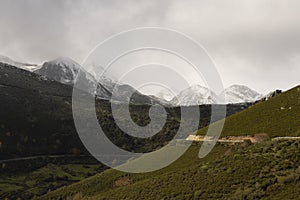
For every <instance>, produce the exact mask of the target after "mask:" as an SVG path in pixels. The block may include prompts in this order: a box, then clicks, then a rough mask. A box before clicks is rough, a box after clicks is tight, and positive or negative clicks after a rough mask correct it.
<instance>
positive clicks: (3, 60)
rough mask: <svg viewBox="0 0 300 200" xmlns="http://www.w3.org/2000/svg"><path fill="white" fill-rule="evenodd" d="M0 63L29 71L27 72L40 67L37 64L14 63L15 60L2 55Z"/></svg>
mask: <svg viewBox="0 0 300 200" xmlns="http://www.w3.org/2000/svg"><path fill="white" fill-rule="evenodd" d="M0 63H5V64H8V65H12V66H15V67H18V68H21V69H24V70H27V71H31V72H32V71H34V70H36V69H38V68H39V67H40V66H38V65H36V64H29V63H22V62H18V61H14V60H12V59H10V58H9V57H6V56H3V55H0Z"/></svg>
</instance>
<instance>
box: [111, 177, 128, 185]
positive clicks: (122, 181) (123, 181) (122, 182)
mask: <svg viewBox="0 0 300 200" xmlns="http://www.w3.org/2000/svg"><path fill="white" fill-rule="evenodd" d="M130 184H131V180H130V178H129V177H127V176H124V177H121V178H119V179H118V180H116V181H115V183H114V187H122V186H125V185H130Z"/></svg>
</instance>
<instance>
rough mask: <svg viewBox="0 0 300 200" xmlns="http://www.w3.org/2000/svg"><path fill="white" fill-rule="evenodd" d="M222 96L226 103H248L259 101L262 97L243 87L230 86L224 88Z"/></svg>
mask: <svg viewBox="0 0 300 200" xmlns="http://www.w3.org/2000/svg"><path fill="white" fill-rule="evenodd" d="M221 95H224V97H225V100H226V103H248V102H255V101H258V100H260V99H261V98H262V97H263V95H262V94H259V93H258V92H256V91H254V90H252V89H250V88H249V87H247V86H244V85H232V86H230V87H228V88H226V89H225V90H224V91H223V92H222V93H221Z"/></svg>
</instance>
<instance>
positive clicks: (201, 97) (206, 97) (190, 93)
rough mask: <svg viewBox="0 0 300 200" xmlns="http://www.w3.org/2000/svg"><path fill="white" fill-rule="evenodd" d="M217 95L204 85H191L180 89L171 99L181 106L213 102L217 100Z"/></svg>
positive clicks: (173, 102)
mask: <svg viewBox="0 0 300 200" xmlns="http://www.w3.org/2000/svg"><path fill="white" fill-rule="evenodd" d="M217 98H218V97H217V95H216V94H215V93H214V92H212V91H211V90H209V89H208V88H206V87H203V86H201V85H193V86H191V87H189V88H187V89H185V90H183V91H181V92H180V93H179V94H178V95H177V96H176V97H174V98H173V99H172V101H171V102H172V104H175V105H181V106H191V105H201V104H213V103H216V102H217Z"/></svg>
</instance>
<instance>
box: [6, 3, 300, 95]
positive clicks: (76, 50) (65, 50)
mask: <svg viewBox="0 0 300 200" xmlns="http://www.w3.org/2000/svg"><path fill="white" fill-rule="evenodd" d="M299 8H300V1H299V0H280V1H279V0H243V1H241V0H224V1H220V0H207V1H201V0H194V1H182V0H170V1H167V0H164V1H162V0H151V1H138V0H136V1H130V0H126V1H124V0H119V1H114V0H94V1H91V0H90V1H89V0H81V1H79V0H74V1H73V0H72V1H71V0H63V1H53V0H27V1H18V0H1V1H0V27H1V29H0V54H1V55H5V56H8V57H10V58H12V59H14V60H20V61H26V62H32V63H41V62H43V61H46V60H50V59H53V58H56V57H59V56H66V57H70V58H72V59H74V60H75V61H77V62H79V63H81V62H82V61H83V59H84V58H85V57H86V56H87V55H88V53H89V52H90V50H91V49H93V48H94V47H95V46H96V45H97V44H98V43H99V42H101V41H103V40H104V39H106V38H107V37H109V36H111V35H113V34H116V33H119V32H121V31H124V30H128V29H132V28H137V27H144V26H155V27H157V26H158V27H165V28H170V29H174V30H177V31H180V32H182V33H184V34H186V35H189V36H190V37H192V38H194V39H195V40H196V41H197V42H199V43H200V44H202V45H203V46H204V47H205V48H206V50H207V51H208V53H209V54H210V56H211V57H212V59H213V60H214V62H215V63H216V65H217V69H218V71H219V73H220V75H221V78H222V80H223V83H224V86H225V87H226V86H229V85H231V84H244V85H247V86H249V87H250V88H253V89H255V90H257V91H259V92H261V93H267V92H269V91H270V90H274V89H276V88H280V89H288V88H291V87H293V86H295V85H297V84H300V81H299V76H300V66H299V65H300V12H299Z"/></svg>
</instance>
